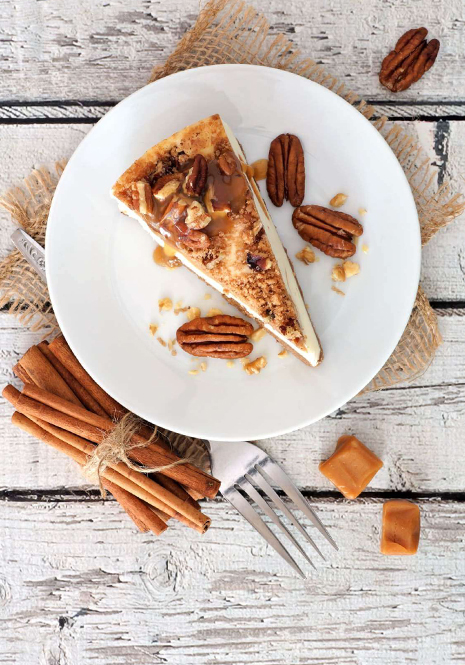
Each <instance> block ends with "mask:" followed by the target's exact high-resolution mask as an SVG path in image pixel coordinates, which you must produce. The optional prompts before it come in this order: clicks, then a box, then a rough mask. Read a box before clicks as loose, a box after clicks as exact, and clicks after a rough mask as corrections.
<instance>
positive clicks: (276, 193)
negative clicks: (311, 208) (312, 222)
mask: <svg viewBox="0 0 465 665" xmlns="http://www.w3.org/2000/svg"><path fill="white" fill-rule="evenodd" d="M266 189H267V191H268V195H269V197H270V199H271V200H272V201H273V203H274V204H275V206H277V207H278V208H279V207H280V206H282V204H283V201H284V199H286V200H288V201H289V202H290V204H291V205H293V206H294V207H297V206H300V204H301V203H302V201H303V200H304V194H305V163H304V151H303V149H302V144H301V142H300V140H299V139H298V138H297V136H294V134H280V135H279V136H277V137H276V138H275V139H274V140H273V141H272V142H271V145H270V152H269V155H268V168H267V172H266Z"/></svg>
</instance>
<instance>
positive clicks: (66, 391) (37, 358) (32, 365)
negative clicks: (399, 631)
mask: <svg viewBox="0 0 465 665" xmlns="http://www.w3.org/2000/svg"><path fill="white" fill-rule="evenodd" d="M19 365H20V366H21V367H22V368H23V369H24V370H25V371H26V372H27V374H28V375H29V376H30V377H31V379H32V381H33V383H34V384H35V385H37V386H39V387H40V388H44V389H45V390H48V391H50V392H52V393H57V394H60V395H63V397H65V398H66V399H67V400H69V401H70V402H73V403H74V404H78V405H79V404H81V402H80V401H79V399H78V398H77V397H76V395H75V394H74V392H73V391H72V390H71V388H70V387H69V386H68V384H67V383H66V381H64V380H63V379H62V377H61V376H60V375H59V374H58V372H57V371H56V369H55V368H54V367H53V365H51V363H50V362H49V361H48V360H47V358H46V357H45V356H44V354H43V353H42V351H41V350H40V349H39V348H38V347H37V346H31V348H30V349H29V350H28V351H26V353H25V354H24V356H23V357H22V358H21V360H20V361H19Z"/></svg>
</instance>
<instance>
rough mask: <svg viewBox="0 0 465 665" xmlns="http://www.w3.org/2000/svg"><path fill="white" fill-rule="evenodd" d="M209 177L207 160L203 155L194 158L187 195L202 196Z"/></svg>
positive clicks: (186, 187)
mask: <svg viewBox="0 0 465 665" xmlns="http://www.w3.org/2000/svg"><path fill="white" fill-rule="evenodd" d="M207 175H208V166H207V160H206V159H205V157H204V156H203V155H196V156H195V157H194V163H193V165H192V168H191V169H190V171H189V173H188V176H187V179H186V184H185V191H186V194H188V195H189V196H200V195H201V194H202V192H203V190H204V189H205V185H206V183H207Z"/></svg>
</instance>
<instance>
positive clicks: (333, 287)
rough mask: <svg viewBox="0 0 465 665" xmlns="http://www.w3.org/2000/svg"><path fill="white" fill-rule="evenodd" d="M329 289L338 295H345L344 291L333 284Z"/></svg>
mask: <svg viewBox="0 0 465 665" xmlns="http://www.w3.org/2000/svg"><path fill="white" fill-rule="evenodd" d="M331 290H332V291H334V293H338V294H339V295H340V296H345V293H344V291H341V289H338V288H337V286H334V284H333V286H332V287H331Z"/></svg>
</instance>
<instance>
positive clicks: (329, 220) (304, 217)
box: [292, 205, 363, 259]
mask: <svg viewBox="0 0 465 665" xmlns="http://www.w3.org/2000/svg"><path fill="white" fill-rule="evenodd" d="M292 223H293V224H294V228H295V229H296V230H297V232H298V234H299V235H300V237H301V238H303V239H304V240H306V241H307V242H309V243H310V244H311V245H313V246H314V247H317V248H318V249H321V251H322V252H324V253H325V254H328V256H334V257H335V258H341V259H345V258H348V257H349V256H352V255H353V254H355V251H356V247H355V245H354V243H353V242H352V237H353V236H361V235H362V233H363V226H362V225H361V224H360V223H359V222H357V220H356V219H355V218H354V217H351V216H350V215H347V214H346V213H344V212H339V211H338V210H329V209H328V208H323V206H316V205H311V206H300V208H296V209H295V210H294V214H293V215H292Z"/></svg>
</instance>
